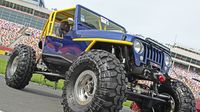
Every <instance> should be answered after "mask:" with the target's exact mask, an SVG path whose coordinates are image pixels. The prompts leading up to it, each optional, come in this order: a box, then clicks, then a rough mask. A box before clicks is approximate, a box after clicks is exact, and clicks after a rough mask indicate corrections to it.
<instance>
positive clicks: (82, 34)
mask: <svg viewBox="0 0 200 112" xmlns="http://www.w3.org/2000/svg"><path fill="white" fill-rule="evenodd" d="M80 7H82V6H79V5H78V6H77V8H76V11H75V12H76V14H75V18H74V19H75V20H74V21H75V23H74V26H73V28H72V30H71V31H70V33H69V34H68V35H67V36H65V37H63V38H57V37H53V36H47V37H46V38H45V42H44V47H43V54H50V55H57V56H62V57H64V58H66V59H68V60H71V61H74V60H76V59H77V57H78V56H80V55H81V53H83V52H84V51H85V49H86V48H87V46H88V45H89V44H90V42H77V41H73V38H103V39H112V40H125V41H129V42H134V41H135V39H137V40H140V41H141V42H142V43H143V45H144V52H143V53H141V54H138V53H136V52H135V51H134V48H133V59H134V60H135V61H134V63H135V65H136V66H141V65H145V64H146V65H148V64H149V63H153V64H156V65H157V66H159V67H160V70H161V72H162V73H167V72H168V71H169V68H170V67H167V68H166V65H164V57H165V55H166V54H165V53H164V51H161V50H160V49H159V47H154V46H152V45H150V44H149V43H147V42H146V41H145V40H144V39H142V38H140V37H137V36H134V35H129V34H126V33H120V32H111V31H105V30H91V29H88V28H87V27H84V26H83V25H81V27H82V28H81V29H82V30H79V27H80V26H79V24H80V23H79V20H78V18H79V15H80ZM133 44H134V43H133ZM141 56H143V58H144V59H143V60H140V57H141Z"/></svg>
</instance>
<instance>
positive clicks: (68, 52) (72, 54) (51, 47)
mask: <svg viewBox="0 0 200 112" xmlns="http://www.w3.org/2000/svg"><path fill="white" fill-rule="evenodd" d="M87 44H88V43H86V42H73V41H72V38H71V37H70V36H66V37H64V38H63V39H60V38H55V37H52V36H47V37H46V39H45V42H44V48H43V54H49V55H57V56H63V57H65V58H67V59H69V60H72V61H73V60H74V59H76V57H78V56H80V54H81V53H82V52H84V50H85V49H86V47H87Z"/></svg>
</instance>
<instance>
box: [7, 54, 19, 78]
mask: <svg viewBox="0 0 200 112" xmlns="http://www.w3.org/2000/svg"><path fill="white" fill-rule="evenodd" d="M18 62H19V57H18V56H16V57H15V58H14V59H13V62H12V65H11V68H10V74H9V75H8V77H9V78H10V77H12V76H13V75H14V73H15V72H16V70H17V66H18Z"/></svg>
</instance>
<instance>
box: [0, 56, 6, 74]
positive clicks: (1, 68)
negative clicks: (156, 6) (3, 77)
mask: <svg viewBox="0 0 200 112" xmlns="http://www.w3.org/2000/svg"><path fill="white" fill-rule="evenodd" d="M6 65H7V61H6V60H4V59H0V74H5V71H6Z"/></svg>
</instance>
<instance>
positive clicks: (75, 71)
mask: <svg viewBox="0 0 200 112" xmlns="http://www.w3.org/2000/svg"><path fill="white" fill-rule="evenodd" d="M125 92H126V77H125V71H124V67H123V66H122V64H121V63H120V62H119V60H118V59H117V58H116V57H115V56H114V55H113V54H111V53H109V52H107V51H103V50H92V51H90V52H88V53H85V54H83V55H82V56H80V57H79V58H78V59H77V60H76V61H75V62H74V63H73V64H72V66H71V67H70V69H69V71H68V72H67V73H66V81H65V84H64V89H63V107H64V112H118V111H119V110H121V109H122V103H123V102H124V101H125V100H126V95H125Z"/></svg>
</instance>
